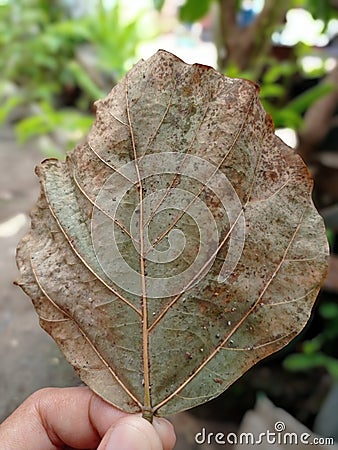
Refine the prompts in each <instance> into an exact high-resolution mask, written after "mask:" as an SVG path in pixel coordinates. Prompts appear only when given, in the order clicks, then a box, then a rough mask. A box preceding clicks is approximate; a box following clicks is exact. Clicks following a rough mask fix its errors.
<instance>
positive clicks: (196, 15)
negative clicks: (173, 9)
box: [179, 0, 213, 23]
mask: <svg viewBox="0 0 338 450" xmlns="http://www.w3.org/2000/svg"><path fill="white" fill-rule="evenodd" d="M212 1H213V0H186V1H185V3H184V4H183V5H182V6H181V7H180V10H179V17H180V20H181V21H182V22H187V23H193V22H196V21H197V20H199V19H201V18H202V17H204V16H205V15H206V14H207V13H208V11H209V9H210V5H211V3H212Z"/></svg>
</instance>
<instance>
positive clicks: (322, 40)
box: [0, 0, 338, 450]
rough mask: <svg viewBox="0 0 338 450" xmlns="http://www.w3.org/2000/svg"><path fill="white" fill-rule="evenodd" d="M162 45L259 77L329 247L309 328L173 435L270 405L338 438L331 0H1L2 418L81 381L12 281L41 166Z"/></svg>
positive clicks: (245, 417) (182, 442) (187, 442)
mask: <svg viewBox="0 0 338 450" xmlns="http://www.w3.org/2000/svg"><path fill="white" fill-rule="evenodd" d="M159 48H162V49H165V50H169V51H171V52H173V53H175V54H176V55H177V56H179V57H180V58H181V59H183V60H184V61H186V62H188V63H194V62H198V63H202V64H206V65H210V66H213V67H214V68H217V69H218V70H219V71H221V72H222V73H224V74H225V75H228V76H231V77H243V78H248V79H251V80H253V81H256V82H258V83H259V84H260V86H261V100H262V102H263V104H264V107H265V109H266V110H267V111H268V112H269V113H270V114H271V116H272V117H273V120H274V122H275V127H276V133H277V134H278V135H279V136H280V137H281V138H282V139H283V140H284V141H285V142H286V143H287V144H288V145H290V146H292V147H294V148H295V149H296V151H297V152H298V153H299V154H300V155H301V156H302V157H303V159H304V160H305V162H306V163H307V165H308V167H309V168H310V170H311V172H312V175H313V177H314V180H315V188H314V193H313V198H314V202H315V204H316V206H317V208H318V209H319V211H320V213H321V214H322V216H323V217H324V220H325V224H326V227H327V235H328V239H329V242H330V247H331V256H330V270H329V276H328V278H327V281H326V283H325V285H324V287H323V289H322V292H321V294H320V296H319V299H318V301H317V303H316V306H315V309H314V312H313V315H312V319H311V321H310V323H309V324H308V325H307V327H306V329H305V330H304V331H303V332H302V334H301V335H300V336H299V337H297V338H296V339H295V340H294V341H293V342H292V343H291V344H289V345H288V346H287V347H286V348H285V349H283V350H282V351H280V352H279V353H277V354H276V355H274V356H272V357H270V358H268V359H266V360H264V361H262V362H261V363H259V364H258V365H257V366H255V367H254V368H252V369H251V370H250V371H249V372H248V373H247V374H245V375H244V376H243V377H242V378H241V379H240V380H239V381H237V382H236V383H235V384H234V385H233V386H232V387H230V388H229V389H228V390H227V391H226V392H225V393H224V394H223V395H222V396H220V397H219V398H218V399H216V400H214V401H212V402H209V403H207V404H206V405H204V406H201V407H198V408H195V409H194V410H192V411H190V412H186V413H182V414H180V415H178V416H177V417H174V418H173V421H174V423H175V425H176V428H177V431H178V435H179V439H178V443H177V447H176V448H177V449H185V450H189V449H195V448H202V449H203V448H205V449H206V448H208V449H212V448H218V447H219V446H218V445H217V444H213V443H210V444H197V443H196V442H195V440H194V436H195V434H196V433H197V432H199V431H200V430H201V428H202V427H206V428H207V430H210V431H211V432H215V431H216V432H217V431H220V432H223V433H227V432H229V431H237V430H239V429H240V427H241V426H242V427H245V428H244V429H243V430H244V431H250V430H251V428H250V427H253V428H254V425H253V423H256V424H257V423H259V424H260V425H259V426H260V427H261V428H260V429H259V430H258V431H264V430H265V429H266V427H268V426H269V423H270V422H271V420H272V418H274V417H275V418H276V420H278V419H279V420H283V417H284V420H285V422H286V423H288V424H289V428H290V429H291V428H292V427H295V428H296V429H298V428H297V427H300V428H299V429H304V428H302V427H307V428H308V429H310V430H312V431H314V432H315V433H317V434H319V435H321V436H332V437H334V438H336V439H337V440H338V417H337V411H338V360H337V357H338V345H337V344H338V256H337V252H338V240H337V231H338V65H337V62H338V1H337V0H320V1H318V0H282V1H280V0H265V1H264V0H242V1H241V0H137V1H136V0H135V1H132V0H101V1H100V0H87V1H86V2H84V1H80V0H0V125H1V127H0V255H1V259H0V283H1V292H0V361H1V362H0V421H1V420H2V419H3V418H4V417H6V416H7V415H8V414H9V413H10V412H11V411H12V410H13V409H14V408H15V407H16V406H17V405H18V404H19V403H20V402H21V401H22V400H23V399H24V398H25V397H26V396H27V395H28V394H30V393H31V392H33V391H34V390H36V389H38V388H40V387H43V386H50V385H54V386H67V385H76V384H79V380H78V379H77V377H76V375H75V374H74V373H73V370H72V368H71V367H70V366H69V365H68V364H67V363H66V362H65V360H64V359H63V357H62V356H61V354H60V352H59V351H58V349H57V347H56V345H55V344H54V342H53V341H52V340H51V339H50V338H49V336H48V335H47V334H45V333H44V332H43V331H42V330H40V328H39V325H38V320H37V317H36V314H35V312H34V311H33V307H32V306H31V303H30V301H29V299H28V298H26V297H25V296H24V295H23V294H22V293H21V291H20V290H19V289H18V288H16V287H14V286H13V285H12V281H13V280H14V279H15V278H16V276H17V270H16V267H15V257H14V255H15V247H16V245H17V243H18V240H19V239H20V237H21V236H23V234H24V233H25V232H26V230H27V229H28V227H29V211H30V209H31V207H32V206H33V204H34V202H35V200H36V198H37V195H38V185H37V180H36V177H35V176H34V166H35V165H36V164H38V163H39V162H40V161H41V160H42V159H44V158H45V157H58V158H64V156H65V152H66V151H67V150H70V149H71V148H72V147H73V146H74V145H75V144H76V143H78V142H79V141H81V139H83V138H84V136H85V135H86V133H87V132H88V129H89V127H90V126H91V124H92V122H93V117H94V108H93V102H94V101H95V100H96V99H98V98H102V97H104V96H105V95H106V94H107V93H108V92H109V91H110V90H111V89H112V87H113V86H114V84H116V83H117V82H118V81H119V80H120V79H121V77H123V75H124V74H125V73H126V71H128V70H129V69H130V68H131V67H132V65H133V64H134V63H135V62H136V61H137V60H139V59H140V58H148V57H149V56H150V55H152V54H153V53H155V52H156V51H157V50H158V49H159ZM277 408H278V409H277ZM283 414H284V415H283ZM282 415H283V417H281V416H282ZM252 420H253V422H252ZM269 420H270V422H269ZM250 421H251V422H250ZM257 421H258V422H257ZM288 421H289V422H288ZM241 424H242V425H241ZM264 424H265V425H264ZM264 426H265V428H264ZM270 427H272V429H273V422H271V423H270ZM223 447H224V448H230V446H223ZM237 448H239V447H237ZM260 448H263V447H262V446H260ZM290 448H291V447H290ZM322 448H326V447H325V446H323V447H322ZM327 448H328V447H327ZM331 448H332V447H331Z"/></svg>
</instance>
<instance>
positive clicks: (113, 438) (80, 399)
mask: <svg viewBox="0 0 338 450" xmlns="http://www.w3.org/2000/svg"><path fill="white" fill-rule="evenodd" d="M0 442H1V449H2V450H61V449H97V450H172V448H173V447H174V445H175V434H174V431H173V427H172V425H171V424H170V422H168V421H167V420H165V419H160V418H154V421H153V424H152V425H151V424H150V423H149V422H148V421H147V420H145V419H142V417H140V415H137V414H126V413H124V412H122V411H119V410H118V409H116V408H114V407H113V406H111V405H109V404H108V403H106V402H105V401H103V400H102V399H101V398H100V397H98V396H97V395H96V394H94V393H93V392H92V391H91V390H90V389H89V388H87V387H74V388H46V389H41V390H39V391H37V392H35V393H34V394H32V395H31V396H30V397H28V398H27V399H26V400H25V401H24V402H23V403H22V404H21V405H20V406H19V407H18V409H16V410H15V411H14V412H13V414H12V415H11V416H9V417H8V418H7V419H6V420H5V421H4V422H3V423H2V424H1V425H0Z"/></svg>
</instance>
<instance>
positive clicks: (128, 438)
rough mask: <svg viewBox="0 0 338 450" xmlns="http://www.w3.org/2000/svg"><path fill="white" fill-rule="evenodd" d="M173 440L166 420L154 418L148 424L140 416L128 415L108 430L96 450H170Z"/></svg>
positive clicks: (172, 432)
mask: <svg viewBox="0 0 338 450" xmlns="http://www.w3.org/2000/svg"><path fill="white" fill-rule="evenodd" d="M175 440H176V438H175V434H174V431H173V427H172V425H171V424H170V422H168V421H167V420H165V419H158V418H154V423H153V424H150V423H149V422H148V421H147V420H145V419H143V418H142V417H140V416H136V415H129V416H125V417H122V418H120V419H119V420H117V421H116V422H115V423H114V425H112V426H111V427H110V428H109V430H108V431H107V433H106V434H105V436H104V438H103V439H102V442H101V444H100V445H99V447H98V449H97V450H172V449H173V447H174V445H175Z"/></svg>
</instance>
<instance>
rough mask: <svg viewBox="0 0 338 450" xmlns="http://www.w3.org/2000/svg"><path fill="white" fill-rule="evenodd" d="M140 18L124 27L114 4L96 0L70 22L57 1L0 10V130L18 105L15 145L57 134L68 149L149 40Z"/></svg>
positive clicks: (32, 0) (33, 0) (19, 1)
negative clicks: (64, 139) (19, 115)
mask: <svg viewBox="0 0 338 450" xmlns="http://www.w3.org/2000/svg"><path fill="white" fill-rule="evenodd" d="M143 16H144V13H140V14H138V15H135V16H134V17H133V18H132V19H131V20H128V21H126V20H125V19H124V17H123V15H122V10H121V5H120V3H119V1H116V2H115V4H114V5H113V6H111V7H105V6H104V2H103V1H102V0H98V1H96V5H95V7H94V8H93V11H92V12H91V13H87V14H85V15H83V16H81V17H78V18H76V19H75V18H73V17H72V14H71V10H68V9H66V7H65V6H64V4H63V3H62V2H61V0H60V1H57V0H53V1H47V0H16V1H8V2H7V3H0V72H1V81H0V102H1V103H0V104H1V106H0V123H2V122H3V121H4V120H5V119H6V118H8V117H10V113H11V112H12V111H13V110H16V111H17V110H18V106H21V108H26V109H24V110H23V113H22V115H23V116H26V117H25V118H23V119H22V120H20V121H19V124H18V126H17V131H18V134H19V138H20V141H24V140H26V139H28V138H31V137H33V136H37V135H43V134H45V133H50V132H53V131H55V130H56V131H57V130H58V129H59V128H60V127H61V128H62V129H63V130H65V132H66V133H67V132H68V131H69V132H70V139H69V140H68V142H67V145H66V146H67V147H68V148H70V147H72V146H73V144H74V140H73V139H72V136H73V135H75V136H77V140H78V139H79V136H81V135H84V134H85V133H86V132H87V131H88V127H89V124H90V122H91V121H92V119H91V120H90V116H91V109H92V104H93V102H94V101H95V100H97V99H98V98H101V97H103V96H105V95H106V93H107V91H108V90H110V89H111V87H112V86H113V85H114V84H115V83H116V82H117V81H118V80H119V79H120V78H121V77H122V75H123V74H124V73H125V72H126V71H127V70H128V69H129V68H130V67H131V66H132V64H133V63H134V62H135V60H136V54H137V47H138V45H139V44H140V43H141V42H143V41H144V40H145V39H149V38H150V37H152V28H151V27H149V26H147V27H146V32H145V30H144V23H143ZM83 54H84V55H85V56H84V58H83ZM83 59H85V61H83ZM90 60H91V61H90ZM88 61H89V67H88V66H87V65H86V64H87V63H88ZM70 109H71V110H70ZM74 127H75V129H74Z"/></svg>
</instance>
